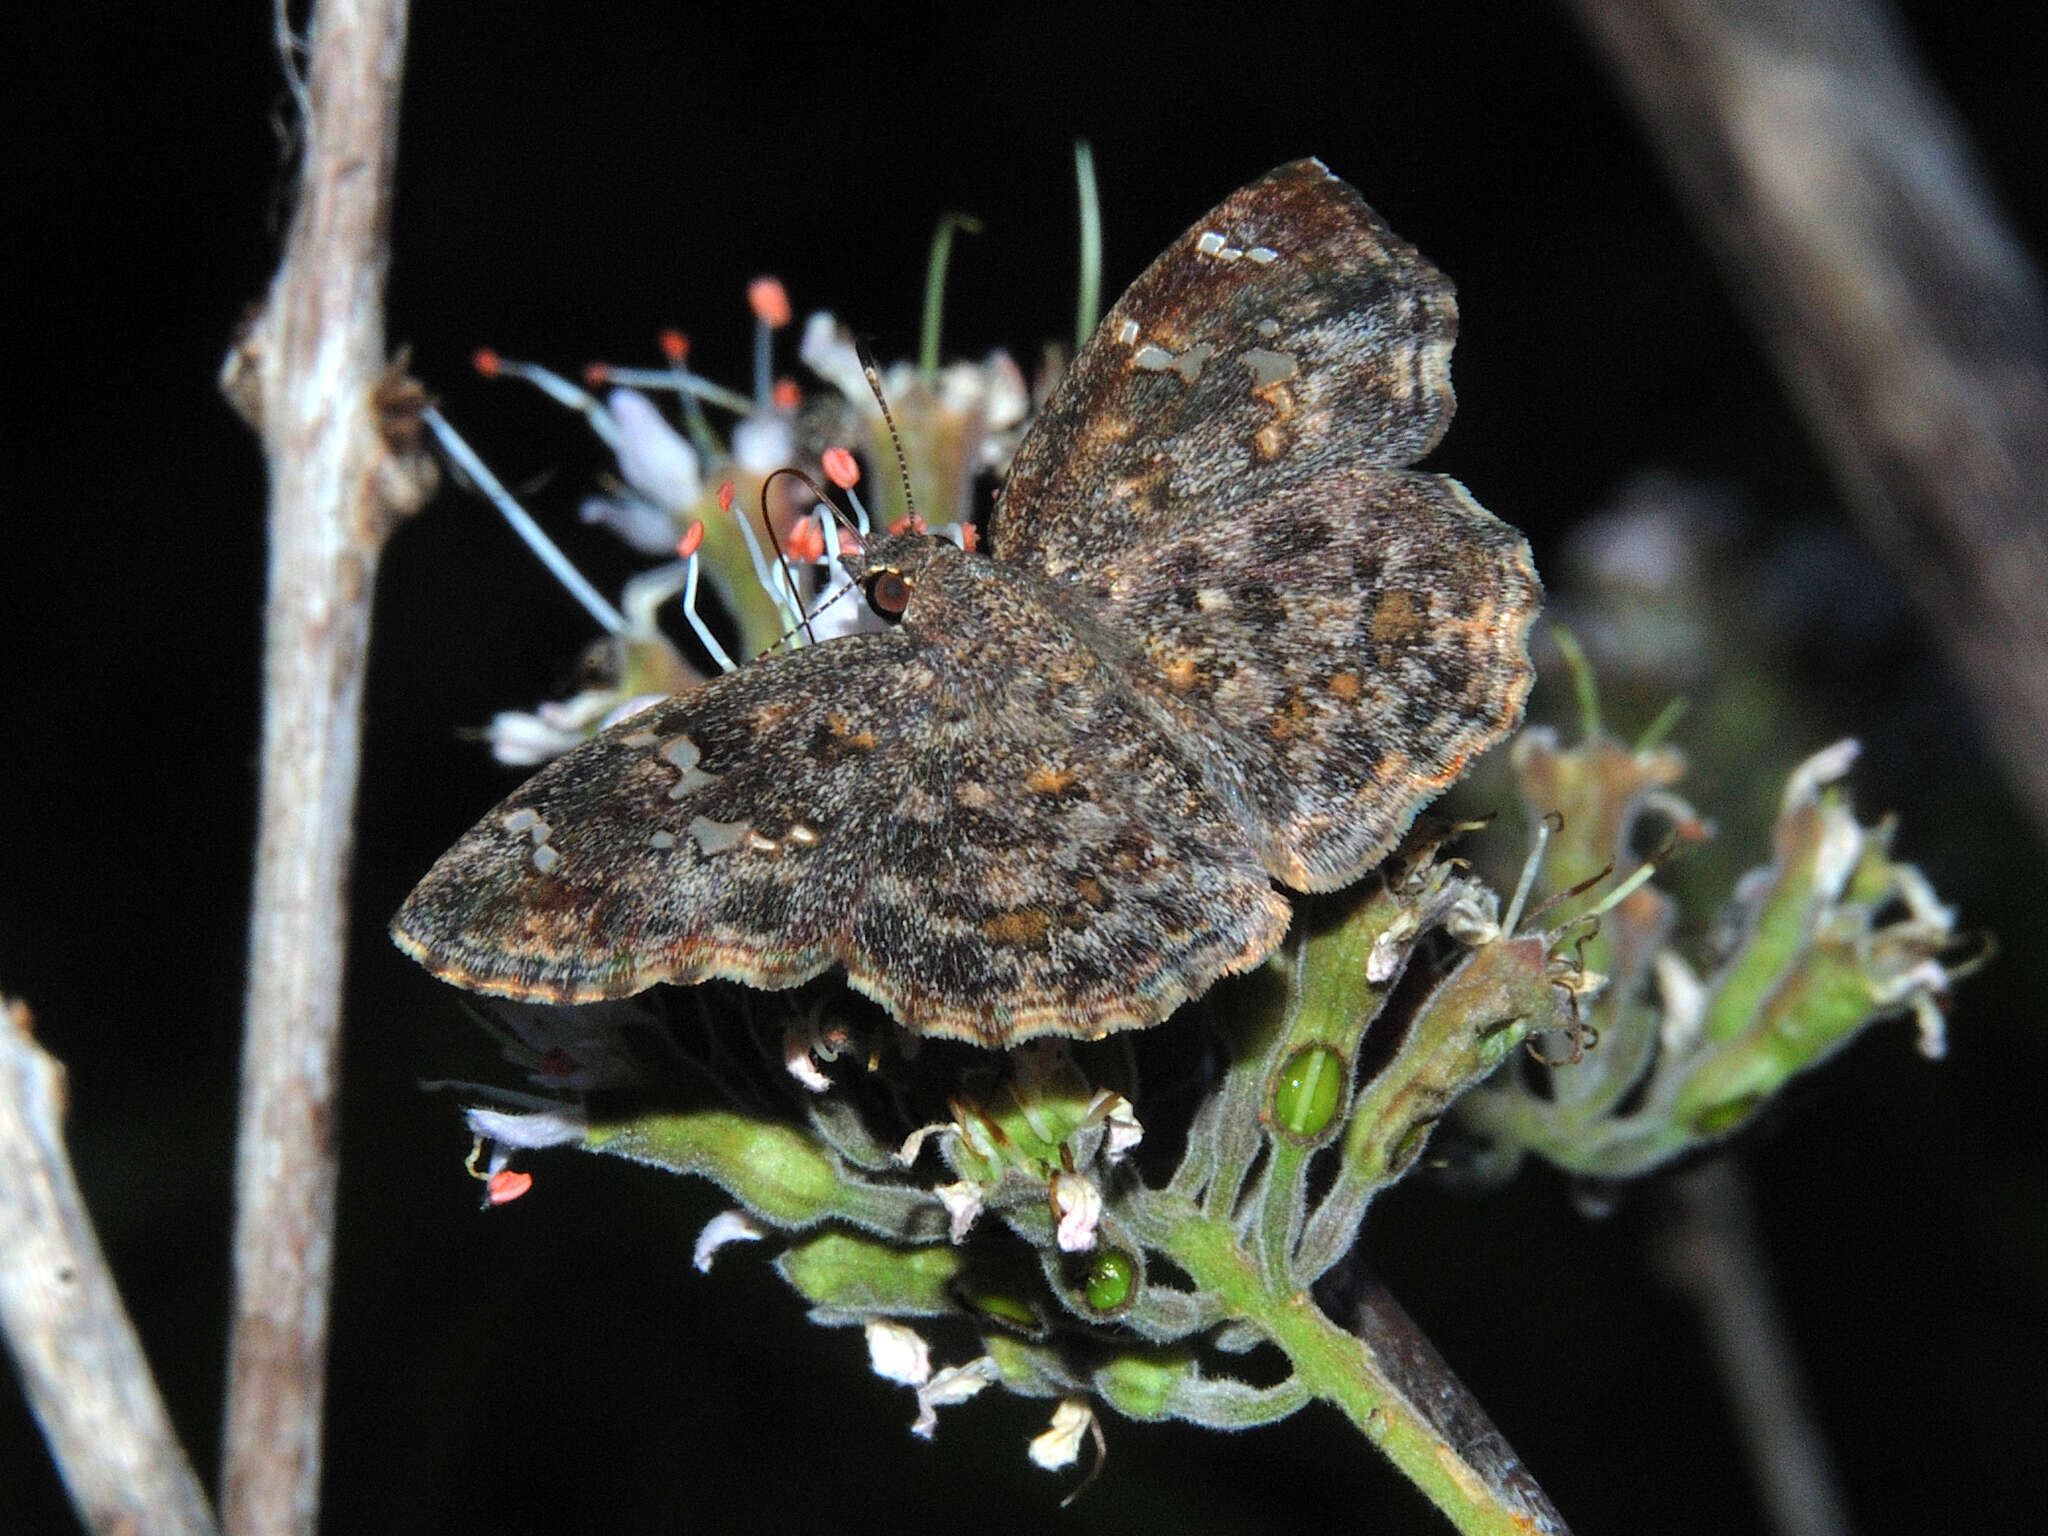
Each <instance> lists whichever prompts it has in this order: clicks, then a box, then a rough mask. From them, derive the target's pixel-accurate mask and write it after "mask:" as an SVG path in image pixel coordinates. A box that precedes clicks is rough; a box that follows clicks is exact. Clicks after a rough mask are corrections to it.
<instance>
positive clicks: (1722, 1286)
mask: <svg viewBox="0 0 2048 1536" xmlns="http://www.w3.org/2000/svg"><path fill="white" fill-rule="evenodd" d="M1671 1195H1672V1200H1673V1206H1674V1216H1675V1219H1674V1220H1673V1221H1672V1223H1671V1225H1670V1227H1669V1228H1668V1229H1667V1230H1666V1231H1665V1233H1664V1234H1663V1237H1662V1240H1661V1241H1660V1242H1659V1244H1658V1252H1657V1257H1658V1259H1659V1261H1660V1267H1661V1268H1662V1270H1663V1271H1664V1275H1665V1278H1666V1279H1667V1280H1669V1281H1670V1282H1671V1284H1672V1285H1673V1286H1675V1287H1676V1288H1677V1289H1678V1290H1680V1291H1682V1292H1683V1293H1684V1294H1685V1297H1686V1299H1687V1300H1688V1301H1690V1302H1691V1303H1692V1304H1693V1305H1694V1306H1695V1307H1697V1308H1698V1309H1699V1314H1700V1322H1701V1324H1702V1326H1703V1327H1704V1328H1705V1329H1706V1334H1707V1342H1708V1344H1709V1345H1710V1346H1712V1348H1713V1351H1714V1358H1715V1360H1716V1362H1717V1363H1718V1364H1719V1365H1720V1368H1721V1380H1722V1382H1723V1384H1724V1385H1725V1386H1726V1388H1727V1391H1728V1395H1729V1399H1730V1404H1731V1406H1732V1407H1733V1408H1734V1410H1735V1422H1736V1425H1737V1427H1738V1428H1740V1430H1741V1431H1742V1439H1743V1444H1744V1445H1745V1446H1746V1447H1747V1448H1748V1451H1749V1464H1750V1467H1751V1468H1752V1469H1753V1471H1754V1472H1755V1474H1756V1480H1757V1496H1758V1498H1759V1499H1760V1500H1761V1501H1762V1503H1763V1506H1764V1510H1765V1513H1766V1514H1767V1515H1768V1517H1769V1519H1770V1528H1771V1530H1773V1531H1774V1532H1776V1533H1777V1536H1848V1533H1849V1532H1850V1531H1851V1530H1852V1529H1854V1527H1853V1526H1852V1525H1851V1523H1850V1520H1849V1513H1848V1510H1847V1508H1846V1506H1845V1505H1844V1502H1843V1498H1842V1490H1841V1486H1840V1484H1839V1483H1838V1481H1837V1480H1836V1477H1835V1472H1834V1467H1833V1464H1832V1460H1831V1458H1830V1457H1829V1455H1828V1448H1827V1442H1826V1440H1825V1439H1824V1438H1823V1437H1822V1435H1821V1431H1820V1425H1819V1423H1818V1422H1817V1421H1816V1419H1815V1418H1814V1414H1813V1409H1812V1407H1811V1405H1810V1404H1809V1403H1808V1402H1807V1400H1806V1386H1805V1381H1804V1379H1803V1376H1802V1373H1801V1371H1800V1369H1799V1352H1798V1350H1797V1349H1796V1348H1795V1347H1794V1344H1793V1341H1792V1330H1791V1328H1790V1326H1789V1325H1788V1324H1787V1323H1786V1321H1785V1316H1784V1312H1783V1310H1782V1309H1781V1308H1780V1307H1779V1306H1778V1301H1777V1297H1776V1295H1775V1293H1774V1292H1773V1290H1772V1287H1771V1277H1770V1274H1769V1273H1768V1271H1767V1269H1766V1267H1765V1265H1764V1260H1763V1244H1762V1241H1761V1239H1760V1238H1759V1236H1758V1234H1757V1230H1756V1213H1755V1212H1754V1210H1752V1209H1751V1201H1750V1198H1749V1189H1748V1186H1747V1185H1746V1184H1745V1183H1744V1182H1743V1177H1742V1173H1741V1171H1740V1169H1739V1168H1738V1167H1737V1166H1736V1164H1735V1162H1734V1160H1733V1159H1731V1158H1729V1157H1725V1156H1724V1157H1716V1158H1713V1159H1711V1160H1710V1161H1708V1162H1705V1163H1702V1164H1701V1165H1700V1166H1699V1167H1697V1168H1694V1169H1691V1170H1689V1171H1688V1172H1686V1173H1684V1174H1682V1175H1681V1176H1679V1177H1678V1178H1676V1179H1674V1180H1673V1181H1672V1184H1671Z"/></svg>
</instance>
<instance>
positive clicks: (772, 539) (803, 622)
mask: <svg viewBox="0 0 2048 1536" xmlns="http://www.w3.org/2000/svg"><path fill="white" fill-rule="evenodd" d="M777 475H795V476H796V477H797V479H799V480H801V481H803V483H804V484H805V485H808V486H809V487H810V488H811V493H812V494H813V495H814V496H816V497H817V498H818V499H819V500H820V501H823V500H824V499H825V498H824V493H823V492H822V491H820V490H819V489H818V485H817V482H816V481H814V480H813V479H811V477H810V476H809V475H807V474H805V473H804V472H803V471H802V470H800V469H794V468H783V469H778V470H775V471H774V472H773V473H771V474H770V475H769V476H768V478H767V479H766V480H763V481H762V482H761V526H762V527H764V528H766V529H767V530H768V543H769V544H770V546H771V547H773V549H774V550H775V563H776V564H777V565H780V566H781V567H782V574H783V576H784V578H785V579H786V580H787V581H788V582H789V590H790V593H791V595H792V596H794V595H795V592H796V568H795V567H794V566H792V565H791V564H790V561H789V555H788V554H787V553H786V552H785V551H784V550H783V547H782V540H781V538H780V537H778V536H777V534H776V532H775V519H774V518H772V517H770V516H769V515H768V491H769V489H770V487H772V486H773V485H774V484H775V478H776V476H777ZM797 623H798V625H799V626H800V627H801V628H802V629H803V632H804V638H805V639H807V640H809V641H810V643H811V644H812V645H816V644H817V643H818V637H817V635H816V634H815V633H813V632H812V629H811V616H810V615H809V614H807V613H805V612H804V611H803V609H802V608H798V609H797ZM783 638H784V639H787V638H788V636H787V635H785V636H784V637H783Z"/></svg>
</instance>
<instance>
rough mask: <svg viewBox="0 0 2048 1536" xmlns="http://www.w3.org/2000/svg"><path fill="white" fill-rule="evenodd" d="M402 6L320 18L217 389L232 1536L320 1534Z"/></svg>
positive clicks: (402, 397) (394, 407)
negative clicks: (226, 653) (235, 693)
mask: <svg viewBox="0 0 2048 1536" xmlns="http://www.w3.org/2000/svg"><path fill="white" fill-rule="evenodd" d="M405 33H406V6H405V4H404V0H322V3H321V4H320V5H319V6H318V7H317V9H316V10H315V12H314V14H313V18H312V23H311V36H310V48H309V57H308V65H307V73H306V79H305V92H306V95H305V99H306V101H307V102H308V103H309V112H310V115H309V117H308V120H307V121H306V122H305V124H304V125H303V138H304V149H303V159H302V162H301V165H300V174H299V184H298V191H297V206H296V208H295V211H294V214H293V218H292V223H291V228H290V230H289V232H288V234H287V236H286V240H285V249H284V256H283V260H282V262H281V263H280V265H279V268H278V272H277V275H276V277H275V279H274V280H273V282H272V284H271V288H270V291H269V294H268V295H267V297H266V299H265V301H264V304H263V306H262V309H261V311H260V313H259V314H258V315H257V317H256V319H255V320H254V321H253V322H252V323H251V325H250V326H249V328H248V330H247V332H246V334H245V335H244V336H243V338H242V339H241V341H240V342H239V344H238V345H237V347H236V349H235V351H234V352H233V353H232V354H231V355H230V357H229V359H228V362H227V365H226V369H225V371H224V374H223V379H222V383H223V387H224V388H225V389H226V391H227V393H228V395H229V398H230V399H231V400H233V401H234V403H235V404H236V406H237V407H238V408H240V409H241V410H242V411H243V413H244V414H245V415H246V416H247V417H248V418H249V419H250V422H251V424H252V425H253V426H254V427H255V428H256V430H257V432H258V433H259V434H260V436H261V438H262V440H263V449H264V455H265V458H266V460H267V463H268V468H269V474H270V512H269V533H270V561H269V589H268V598H267V604H266V608H265V614H264V678H263V683H264V719H263V748H262V788H261V797H260V811H259V825H258V832H257V847H256V876H255V891H254V902H253V914H252V919H251V926H250V935H249V977H248V996H247V1021H246V1028H247V1033H246V1036H245V1039H244V1046H243V1057H242V1100H241V1118H240V1141H239V1144H238V1147H237V1152H236V1166H235V1193H236V1201H235V1236H234V1256H233V1258H234V1287H235V1292H234V1315H233V1322H232V1332H231V1336H230V1345H229V1362H228V1401H227V1419H226V1429H225V1435H224V1460H223V1470H222V1482H221V1509H222V1517H223V1522H224V1525H225V1527H226V1529H227V1530H228V1531H229V1532H230V1533H231V1536H257V1533H262V1536H278V1533H285V1536H289V1533H309V1532H311V1531H312V1530H313V1529H314V1526H315V1521H316V1516H317V1513H318V1497H319V1487H320V1434H321V1408H322V1398H323V1394H324V1388H325V1380H326V1355H327V1322H328V1300H329V1297H328V1291H329V1284H330V1280H331V1273H332V1267H333V1246H334V1230H333V1229H334V1195H335V1182H336V1170H335V1155H336V1142H337V1136H336V1133H337V1125H336V1120H337V1104H336V1068H337V1062H338V1057H339V1047H340V1029H341V995H342V965H343V959H344V951H345V937H346V917H347V895H348V867H349V856H350V851H351V843H352V835H351V834H352V822H353V819H354V813H355V794H356V777H357V767H358V759H359V756H360V747H361V708H362V691H363V669H364V659H365V655H366V652H367V649H368V643H369V623H370V589H371V584H372V581H373V579H374V577H375V574H376V566H377V558H378V555H379V553H380V551H381V550H382V547H383V544H384V540H385V537H386V535H387V534H388V532H389V530H390V528H391V526H392V524H393V522H394V521H395V520H396V519H397V518H398V517H399V516H401V515H403V514H404V513H406V512H408V511H410V510H412V509H413V508H415V507H417V506H418V505H419V504H420V502H421V501H422V500H424V499H425V496H426V495H427V493H428V492H429V490H430V489H431V484H432V472H431V470H430V469H429V468H428V467H427V461H426V460H425V458H424V456H423V455H421V454H420V453H419V452H418V450H417V443H416V435H415V433H414V432H413V431H412V430H411V429H413V428H414V427H416V421H414V420H412V419H410V418H408V417H407V416H406V415H405V414H404V413H405V411H406V409H407V408H408V406H413V407H416V405H417V401H416V400H413V401H409V400H408V399H407V398H406V395H407V391H406V390H405V389H404V387H403V386H402V383H401V381H399V380H398V379H397V378H396V376H395V375H394V374H393V372H392V370H391V366H390V364H389V362H388V359H387V356H386V350H385V341H384V308H383V297H384V280H385V272H386V268H387V266H388V262H389V224H390V209H391V189H392V173H393V165H394V160H395V155H396V145H397V129H398V99H399V79H400V71H401V66H402V64H403V60H404V54H405Z"/></svg>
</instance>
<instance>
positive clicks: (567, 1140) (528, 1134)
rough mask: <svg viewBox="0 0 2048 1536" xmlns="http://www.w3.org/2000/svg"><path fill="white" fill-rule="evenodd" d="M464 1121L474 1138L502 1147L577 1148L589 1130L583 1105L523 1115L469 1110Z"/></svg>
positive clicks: (542, 1110)
mask: <svg viewBox="0 0 2048 1536" xmlns="http://www.w3.org/2000/svg"><path fill="white" fill-rule="evenodd" d="M463 1118H464V1119H466V1120H467V1121H468V1122H469V1129H470V1132H471V1134H472V1135H476V1136H481V1137H483V1138H484V1139H485V1140H487V1141H495V1142H496V1143H498V1145H499V1146H500V1147H527V1148H533V1147H561V1146H574V1145H578V1144H580V1143H581V1142H582V1141H583V1138H584V1137H585V1136H586V1135H587V1134H588V1133H589V1130H590V1122H589V1121H588V1120H586V1119H585V1118H584V1114H583V1106H582V1105H581V1104H558V1105H556V1106H554V1107H553V1108H552V1109H539V1110H534V1111H532V1112H531V1113H528V1114H523V1115H520V1114H512V1113H509V1112H508V1111H505V1110H502V1109H467V1110H464V1111H463Z"/></svg>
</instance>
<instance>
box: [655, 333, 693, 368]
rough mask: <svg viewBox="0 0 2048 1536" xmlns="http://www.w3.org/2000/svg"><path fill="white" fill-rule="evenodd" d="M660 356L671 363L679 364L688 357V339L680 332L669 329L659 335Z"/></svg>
mask: <svg viewBox="0 0 2048 1536" xmlns="http://www.w3.org/2000/svg"><path fill="white" fill-rule="evenodd" d="M661 355H662V356H663V357H665V358H667V359H668V360H669V361H670V362H672V363H680V362H681V361H683V359H684V358H686V357H688V356H689V355H690V338H689V337H687V336H685V335H684V334H683V333H682V332H681V331H678V330H674V329H670V330H666V331H663V332H662V333H661Z"/></svg>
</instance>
